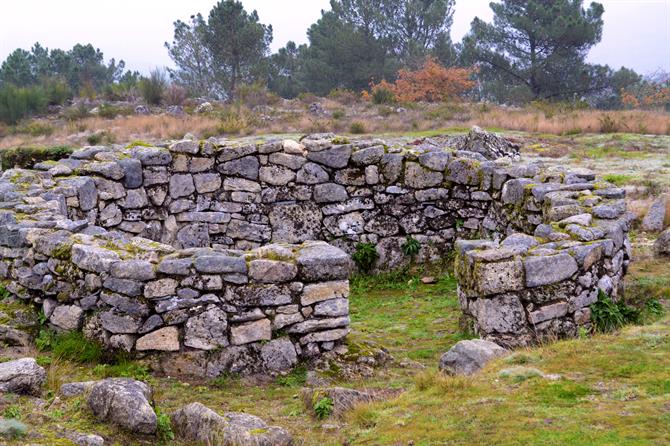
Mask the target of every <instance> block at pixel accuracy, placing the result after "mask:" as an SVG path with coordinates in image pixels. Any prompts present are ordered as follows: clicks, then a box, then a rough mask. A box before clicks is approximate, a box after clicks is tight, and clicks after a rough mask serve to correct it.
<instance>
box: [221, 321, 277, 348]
mask: <svg viewBox="0 0 670 446" xmlns="http://www.w3.org/2000/svg"><path fill="white" fill-rule="evenodd" d="M270 339H272V324H271V322H270V320H269V319H261V320H258V321H253V322H247V323H246V324H241V325H233V326H232V327H231V328H230V342H231V344H233V345H242V344H248V343H250V342H256V341H269V340H270Z"/></svg>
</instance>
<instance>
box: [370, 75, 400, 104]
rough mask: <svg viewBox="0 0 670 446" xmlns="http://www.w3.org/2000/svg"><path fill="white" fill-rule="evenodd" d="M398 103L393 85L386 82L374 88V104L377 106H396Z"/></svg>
mask: <svg viewBox="0 0 670 446" xmlns="http://www.w3.org/2000/svg"><path fill="white" fill-rule="evenodd" d="M395 101H396V97H395V93H394V92H393V85H391V84H389V83H388V82H386V81H384V80H383V81H381V82H380V83H379V84H377V85H374V86H373V87H372V102H373V103H375V104H394V103H395Z"/></svg>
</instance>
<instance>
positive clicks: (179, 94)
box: [163, 84, 188, 105]
mask: <svg viewBox="0 0 670 446" xmlns="http://www.w3.org/2000/svg"><path fill="white" fill-rule="evenodd" d="M187 97H188V92H187V91H186V89H185V88H184V87H181V86H179V85H176V84H171V85H170V86H169V87H168V88H167V89H166V90H165V94H164V95H163V99H164V100H165V103H166V104H167V105H182V104H183V103H184V101H185V100H186V98H187Z"/></svg>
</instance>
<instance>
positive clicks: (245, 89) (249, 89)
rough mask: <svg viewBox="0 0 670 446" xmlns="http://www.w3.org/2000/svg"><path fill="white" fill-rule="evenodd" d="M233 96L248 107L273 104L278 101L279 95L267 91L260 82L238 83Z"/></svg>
mask: <svg viewBox="0 0 670 446" xmlns="http://www.w3.org/2000/svg"><path fill="white" fill-rule="evenodd" d="M235 96H236V99H237V101H238V102H239V103H242V104H244V105H246V106H247V107H249V108H254V107H257V106H259V105H273V104H276V103H278V102H279V101H280V98H279V96H277V95H276V94H274V93H272V92H270V91H268V89H267V88H266V87H265V85H264V84H262V83H260V82H254V83H253V84H248V85H240V86H239V87H238V88H237V90H236V91H235Z"/></svg>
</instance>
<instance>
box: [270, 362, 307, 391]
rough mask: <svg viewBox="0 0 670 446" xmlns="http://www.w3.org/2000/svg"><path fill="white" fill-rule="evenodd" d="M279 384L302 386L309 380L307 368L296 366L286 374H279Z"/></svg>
mask: <svg viewBox="0 0 670 446" xmlns="http://www.w3.org/2000/svg"><path fill="white" fill-rule="evenodd" d="M276 381H277V384H279V385H280V386H284V387H301V386H303V385H305V382H306V381H307V368H306V367H305V366H298V367H295V368H294V369H293V370H291V372H290V373H289V374H287V375H286V376H278V377H277V380H276Z"/></svg>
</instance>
